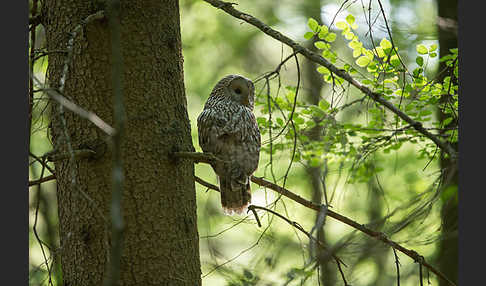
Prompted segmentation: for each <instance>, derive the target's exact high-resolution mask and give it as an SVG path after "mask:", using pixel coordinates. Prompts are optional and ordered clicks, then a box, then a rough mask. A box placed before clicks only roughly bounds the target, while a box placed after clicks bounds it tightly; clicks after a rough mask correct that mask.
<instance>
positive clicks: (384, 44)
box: [380, 38, 392, 49]
mask: <svg viewBox="0 0 486 286" xmlns="http://www.w3.org/2000/svg"><path fill="white" fill-rule="evenodd" d="M380 47H381V48H383V49H391V48H392V44H391V42H390V41H388V40H387V39H385V38H383V40H381V42H380Z"/></svg>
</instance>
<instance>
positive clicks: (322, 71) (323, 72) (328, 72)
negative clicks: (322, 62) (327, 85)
mask: <svg viewBox="0 0 486 286" xmlns="http://www.w3.org/2000/svg"><path fill="white" fill-rule="evenodd" d="M317 71H318V72H319V73H321V74H330V73H331V71H330V70H328V69H327V68H326V67H323V66H319V67H317Z"/></svg>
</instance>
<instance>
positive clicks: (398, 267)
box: [392, 248, 400, 286]
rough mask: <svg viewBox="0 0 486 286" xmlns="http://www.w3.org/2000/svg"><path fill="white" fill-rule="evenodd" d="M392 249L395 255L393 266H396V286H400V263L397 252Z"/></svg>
mask: <svg viewBox="0 0 486 286" xmlns="http://www.w3.org/2000/svg"><path fill="white" fill-rule="evenodd" d="M392 249H393V254H394V255H395V265H396V266H397V286H400V261H399V260H398V255H397V250H396V249H395V248H392Z"/></svg>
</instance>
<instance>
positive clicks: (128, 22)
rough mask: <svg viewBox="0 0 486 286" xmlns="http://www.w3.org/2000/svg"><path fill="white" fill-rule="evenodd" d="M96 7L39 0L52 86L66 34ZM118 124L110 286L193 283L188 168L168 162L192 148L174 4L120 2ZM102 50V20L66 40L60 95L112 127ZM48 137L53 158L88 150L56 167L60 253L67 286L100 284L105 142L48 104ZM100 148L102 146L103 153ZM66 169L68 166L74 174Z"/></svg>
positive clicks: (104, 247) (196, 268) (105, 240)
mask: <svg viewBox="0 0 486 286" xmlns="http://www.w3.org/2000/svg"><path fill="white" fill-rule="evenodd" d="M99 3H102V2H101V1H99V2H98V1H84V0H76V1H65V0H48V1H43V6H44V7H43V9H44V10H43V12H44V23H43V24H44V26H45V27H46V36H47V46H48V51H49V52H52V54H50V56H49V66H48V80H49V85H50V87H52V88H59V87H60V79H61V76H62V74H63V64H64V60H65V59H66V55H65V54H63V53H56V52H55V51H59V50H63V49H64V50H65V49H66V47H67V42H68V40H69V37H70V33H71V32H72V31H73V29H74V28H75V27H76V26H77V25H79V24H80V23H81V22H82V20H84V19H85V18H86V17H87V16H89V15H91V14H93V13H95V12H97V11H98V10H100V9H103V5H101V4H99ZM120 11H121V12H120V19H121V33H122V34H121V44H122V45H121V50H122V55H123V61H124V79H125V80H124V103H125V110H126V123H125V130H124V135H125V137H124V139H123V144H122V153H123V169H124V178H125V182H124V194H123V195H124V197H123V200H122V213H123V219H124V224H125V225H124V233H123V237H124V240H123V254H122V259H121V276H120V281H119V285H201V278H200V274H201V272H200V271H201V270H200V262H199V239H198V233H197V225H196V196H195V186H194V166H193V163H192V162H191V161H189V160H178V161H172V160H170V158H169V156H168V154H169V153H170V152H171V151H174V150H179V151H193V150H194V148H193V145H192V138H191V134H190V124H189V118H188V114H187V109H186V106H187V105H186V98H185V92H184V81H183V65H182V61H183V60H182V53H181V40H180V23H179V3H178V1H177V0H166V1H148V0H147V1H142V0H131V1H121V10H120ZM110 53H111V48H110V34H109V29H108V21H107V19H106V18H104V19H100V20H95V21H93V22H89V23H87V24H86V26H85V27H84V28H83V29H82V31H81V32H80V33H79V34H78V35H77V36H76V38H75V39H74V49H73V58H72V61H71V62H70V64H69V71H68V76H67V79H66V83H65V88H64V94H63V95H64V96H65V97H67V98H68V99H70V100H72V101H73V102H75V103H76V104H77V105H79V106H81V107H82V108H84V109H86V110H90V111H92V112H94V113H96V114H97V115H98V116H99V117H100V118H102V119H103V120H104V121H106V122H107V123H108V124H110V125H112V126H113V114H112V113H113V106H112V103H113V102H112V101H113V96H112V94H113V92H112V87H111V67H110V66H111V57H110ZM51 106H52V107H53V108H52V112H53V114H52V123H51V128H50V134H51V137H52V141H53V146H54V148H55V150H56V151H57V152H68V144H70V145H71V146H72V148H73V149H74V150H76V149H86V148H90V149H94V150H96V151H97V154H96V156H95V158H94V159H79V160H77V161H76V162H75V164H74V166H72V165H71V164H70V163H69V160H64V161H60V162H56V164H55V167H56V176H57V196H58V205H59V209H58V211H59V219H60V247H61V248H60V249H61V250H60V251H61V254H60V255H61V263H62V271H63V280H64V284H63V285H66V286H68V285H69V286H73V285H101V283H102V281H103V279H104V276H105V273H106V266H107V259H108V258H109V249H110V247H109V245H110V238H109V236H110V231H109V230H110V222H109V218H110V216H109V205H110V198H111V185H112V183H111V182H112V152H111V146H110V140H109V138H108V136H107V135H106V134H105V133H104V132H103V131H101V130H100V129H98V128H97V127H95V126H94V125H93V124H92V123H90V122H89V121H87V120H85V119H82V118H81V117H79V116H78V115H76V114H74V113H71V112H69V111H66V112H65V113H64V118H65V124H66V131H67V132H65V129H64V125H63V121H62V120H61V117H60V115H59V109H58V104H57V103H56V102H51ZM103 146H106V148H103ZM72 167H74V170H73V168H72Z"/></svg>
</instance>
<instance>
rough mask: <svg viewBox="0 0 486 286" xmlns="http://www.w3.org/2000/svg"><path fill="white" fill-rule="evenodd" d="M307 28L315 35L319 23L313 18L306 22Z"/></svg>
mask: <svg viewBox="0 0 486 286" xmlns="http://www.w3.org/2000/svg"><path fill="white" fill-rule="evenodd" d="M307 26H309V28H310V29H311V30H312V31H313V32H314V33H317V29H318V28H319V23H317V21H316V20H315V19H314V18H309V21H307Z"/></svg>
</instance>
